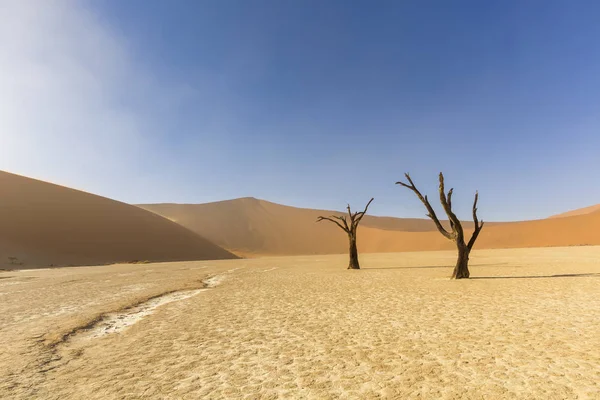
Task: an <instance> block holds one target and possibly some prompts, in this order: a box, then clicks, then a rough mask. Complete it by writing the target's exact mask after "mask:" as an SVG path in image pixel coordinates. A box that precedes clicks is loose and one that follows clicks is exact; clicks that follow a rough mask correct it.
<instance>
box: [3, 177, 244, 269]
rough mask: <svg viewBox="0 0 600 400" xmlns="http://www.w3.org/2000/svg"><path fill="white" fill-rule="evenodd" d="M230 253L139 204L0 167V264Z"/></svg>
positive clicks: (189, 257) (12, 265)
mask: <svg viewBox="0 0 600 400" xmlns="http://www.w3.org/2000/svg"><path fill="white" fill-rule="evenodd" d="M9 257H15V258H16V259H15V260H13V261H12V263H11V261H10V260H9ZM233 257H234V256H233V255H232V254H231V253H229V252H228V251H226V250H223V249H222V248H220V247H218V246H217V245H215V244H213V243H211V242H209V241H208V240H206V239H204V238H202V237H200V236H199V235H198V234H196V233H193V232H191V231H189V230H188V229H186V228H184V227H182V226H180V225H178V224H176V223H174V222H172V221H169V220H167V219H165V218H163V217H160V216H158V215H157V214H154V213H150V212H148V211H145V210H142V209H140V208H139V207H134V206H131V205H128V204H124V203H120V202H117V201H114V200H110V199H107V198H104V197H100V196H96V195H92V194H89V193H85V192H81V191H77V190H73V189H69V188H66V187H62V186H58V185H53V184H50V183H47V182H42V181H38V180H35V179H30V178H26V177H23V176H19V175H14V174H10V173H7V172H2V171H0V268H4V269H12V268H31V267H43V266H50V265H55V266H60V265H90V264H94V265H95V264H104V263H112V262H128V261H133V260H149V261H180V260H204V259H223V258H233ZM21 263H23V264H22V265H21Z"/></svg>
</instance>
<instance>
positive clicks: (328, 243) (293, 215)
mask: <svg viewBox="0 0 600 400" xmlns="http://www.w3.org/2000/svg"><path fill="white" fill-rule="evenodd" d="M139 207H142V208H144V209H146V210H149V211H152V212H155V213H157V214H159V215H162V216H164V217H167V218H169V219H171V220H172V221H175V222H177V223H179V224H181V225H183V226H185V227H186V228H188V229H190V230H192V231H194V232H196V233H198V234H200V235H202V236H204V237H206V238H209V239H210V240H211V241H213V242H214V243H217V244H218V245H219V246H222V247H224V248H226V249H229V250H230V251H234V252H236V253H237V254H243V255H271V254H272V255H302V254H330V253H337V252H340V251H343V249H345V247H346V245H347V240H346V238H345V236H344V234H343V233H342V232H341V231H340V230H339V228H337V227H336V226H335V225H332V224H331V223H329V222H321V223H316V222H315V221H316V219H317V217H318V216H319V215H331V214H337V215H341V213H340V212H337V211H325V210H313V209H306V208H296V207H289V206H284V205H280V204H275V203H271V202H268V201H264V200H258V199H255V198H250V197H247V198H241V199H235V200H226V201H219V202H215V203H207V204H143V205H139ZM465 224H466V225H465V226H468V227H471V226H472V222H467V223H465ZM361 226H362V227H365V228H372V229H374V230H375V231H376V232H379V231H382V234H383V235H385V232H386V231H404V232H411V233H412V232H428V231H434V230H435V226H434V225H433V224H432V223H431V221H430V220H427V219H418V218H391V217H374V216H370V215H367V216H365V218H364V219H363V221H362V223H361ZM417 237H419V236H417Z"/></svg>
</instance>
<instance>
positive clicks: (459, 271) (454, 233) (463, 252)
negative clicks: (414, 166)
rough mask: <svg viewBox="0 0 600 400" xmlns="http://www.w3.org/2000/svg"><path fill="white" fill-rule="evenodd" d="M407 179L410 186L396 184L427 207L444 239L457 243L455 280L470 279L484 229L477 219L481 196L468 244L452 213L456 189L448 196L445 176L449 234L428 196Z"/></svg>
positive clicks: (443, 196) (442, 196)
mask: <svg viewBox="0 0 600 400" xmlns="http://www.w3.org/2000/svg"><path fill="white" fill-rule="evenodd" d="M404 176H406V179H408V184H406V183H403V182H396V184H397V185H402V186H404V187H406V188H409V189H410V190H412V191H413V192H414V193H415V194H416V195H417V197H418V198H419V200H421V202H422V203H423V204H424V205H425V208H426V209H427V212H428V214H427V216H428V217H429V218H431V220H432V221H433V222H434V223H435V226H436V228H437V229H438V231H440V233H441V234H442V235H444V237H446V238H447V239H450V240H452V241H454V243H456V247H457V249H458V260H457V261H456V267H454V272H453V273H452V278H453V279H463V278H468V277H469V254H470V253H471V250H472V249H473V245H474V244H475V241H476V240H477V236H479V232H481V228H483V221H481V222H479V220H478V219H477V200H478V199H479V194H478V193H477V192H475V201H474V202H473V222H474V223H475V230H474V231H473V235H472V236H471V239H470V240H469V242H468V243H466V242H465V233H464V231H463V227H462V224H461V223H460V220H459V219H458V218H457V217H456V214H454V212H453V211H452V191H453V190H454V189H450V190H449V191H448V194H447V195H446V192H445V189H444V175H443V174H442V173H441V172H440V187H439V192H440V203H442V208H443V209H444V211H445V212H446V215H447V216H448V220H449V221H450V229H451V231H450V232H448V231H447V230H446V229H445V228H444V227H443V226H442V224H441V222H440V220H439V219H438V217H437V215H436V214H435V211H434V210H433V207H431V204H429V200H427V196H425V197H423V195H422V194H421V192H419V190H418V189H417V188H416V187H415V184H414V183H413V181H412V179H410V176H409V175H408V174H404Z"/></svg>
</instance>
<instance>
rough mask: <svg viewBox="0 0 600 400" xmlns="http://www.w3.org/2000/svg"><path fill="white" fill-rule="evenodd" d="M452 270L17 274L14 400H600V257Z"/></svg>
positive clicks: (4, 374) (546, 257) (403, 264)
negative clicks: (467, 275) (466, 275)
mask: <svg viewBox="0 0 600 400" xmlns="http://www.w3.org/2000/svg"><path fill="white" fill-rule="evenodd" d="M453 261H454V253H453V252H422V253H395V254H365V255H361V263H362V267H363V268H364V269H363V270H361V271H347V270H345V267H346V262H347V259H346V256H343V255H339V256H310V257H308V256H307V257H285V258H264V259H248V260H233V261H214V262H206V261H204V262H182V263H165V264H138V265H112V266H100V267H81V268H60V269H53V270H28V271H5V272H0V349H1V350H2V357H0V398H23V399H25V398H27V399H29V398H50V399H66V398H74V399H79V398H85V399H121V398H123V399H137V398H150V399H179V398H189V399H198V398H211V399H212V398H228V399H231V398H249V399H255V398H256V399H257V398H264V399H270V398H307V399H328V398H356V399H358V398H425V399H458V398H461V399H463V398H465V399H495V398H498V399H505V398H514V399H517V398H518V399H534V398H535V399H598V398H600V247H572V248H541V249H519V250H481V251H475V252H474V253H473V254H472V256H471V272H472V277H474V278H475V279H471V280H463V281H451V280H449V279H448V276H449V275H450V273H451V268H448V267H447V266H448V265H452V263H453ZM203 287H206V288H205V290H201V291H195V290H196V289H201V288H203ZM170 292H173V293H171V294H169V295H166V296H163V297H156V296H159V295H163V294H165V293H170ZM149 299H150V300H149ZM169 301H170V302H169ZM140 316H143V318H141V319H139V320H137V323H135V324H133V325H131V326H129V327H126V328H125V329H121V328H122V327H123V326H125V325H127V324H132V323H133V322H135V321H136V318H137V317H140ZM82 328H85V329H82ZM120 329H121V330H120Z"/></svg>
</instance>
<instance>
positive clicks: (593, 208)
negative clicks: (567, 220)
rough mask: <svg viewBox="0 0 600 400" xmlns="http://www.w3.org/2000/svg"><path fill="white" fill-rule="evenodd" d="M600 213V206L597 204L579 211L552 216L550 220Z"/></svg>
mask: <svg viewBox="0 0 600 400" xmlns="http://www.w3.org/2000/svg"><path fill="white" fill-rule="evenodd" d="M596 211H600V204H596V205H595V206H589V207H584V208H578V209H577V210H572V211H568V212H565V213H561V214H556V215H552V216H551V217H549V218H564V217H573V216H575V215H585V214H591V213H593V212H596Z"/></svg>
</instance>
